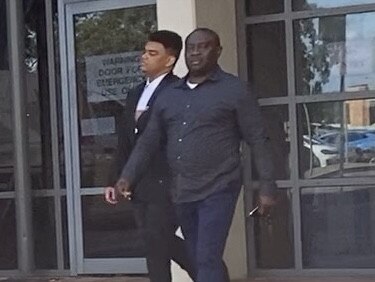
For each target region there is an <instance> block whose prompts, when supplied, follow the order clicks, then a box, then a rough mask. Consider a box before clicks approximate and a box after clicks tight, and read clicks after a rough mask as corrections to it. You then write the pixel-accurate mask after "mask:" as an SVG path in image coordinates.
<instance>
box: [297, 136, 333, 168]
mask: <svg viewBox="0 0 375 282" xmlns="http://www.w3.org/2000/svg"><path fill="white" fill-rule="evenodd" d="M303 146H304V147H305V148H307V149H309V150H310V149H312V153H313V158H314V167H324V166H327V165H328V164H329V160H332V159H336V158H337V157H338V155H339V151H338V150H337V148H336V146H334V145H330V144H325V143H324V142H323V141H321V140H319V139H316V138H315V137H312V138H311V139H310V138H309V136H307V135H304V136H303Z"/></svg>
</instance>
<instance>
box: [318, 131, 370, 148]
mask: <svg viewBox="0 0 375 282" xmlns="http://www.w3.org/2000/svg"><path fill="white" fill-rule="evenodd" d="M340 136H341V133H340V132H338V131H336V132H330V133H326V134H323V135H320V136H319V137H315V138H316V139H318V140H320V141H322V142H323V143H325V144H330V145H334V146H337V145H338V144H340ZM346 140H347V143H348V147H349V148H359V149H361V150H362V151H364V150H375V134H374V133H373V132H367V131H348V132H347V133H346Z"/></svg>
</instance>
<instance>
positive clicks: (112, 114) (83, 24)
mask: <svg viewBox="0 0 375 282" xmlns="http://www.w3.org/2000/svg"><path fill="white" fill-rule="evenodd" d="M60 12H61V13H62V14H64V19H65V21H64V22H65V24H63V26H62V27H60V33H61V38H62V39H63V40H64V41H63V46H62V47H61V48H62V49H61V51H62V55H63V56H62V59H63V61H62V71H63V73H62V83H63V84H62V85H63V86H62V88H63V104H64V105H63V107H64V128H65V131H64V135H65V136H64V137H65V145H66V148H67V150H66V164H67V182H68V183H67V186H68V187H69V189H68V190H69V191H68V212H69V217H68V218H69V230H70V261H71V267H72V271H73V272H76V273H78V274H81V273H145V272H146V264H145V259H144V246H143V242H142V240H141V236H140V235H139V232H140V230H139V229H138V228H137V226H136V222H135V218H134V215H133V213H132V209H131V206H130V204H129V203H127V202H126V201H122V202H120V203H119V204H117V205H116V206H111V205H109V204H107V203H105V201H104V198H103V187H105V186H107V185H110V184H113V182H114V181H115V180H116V177H117V170H118V169H119V168H118V166H119V165H118V161H117V153H118V152H119V150H120V149H121V148H120V146H121V142H120V141H119V135H118V133H119V131H120V130H121V128H122V125H123V123H124V120H122V118H121V117H122V115H123V111H124V105H125V103H126V97H127V93H128V91H129V89H131V88H133V87H134V86H135V85H137V84H139V83H140V82H142V80H143V77H142V73H141V71H140V68H139V60H140V56H141V54H142V50H143V45H144V43H145V41H146V40H147V36H148V34H149V33H150V32H151V31H153V30H156V5H155V0H122V1H104V0H103V1H65V2H64V3H62V4H61V6H60ZM64 54H66V57H65V58H64ZM65 84H66V87H64V85H65ZM64 88H65V89H64ZM64 92H65V93H64Z"/></svg>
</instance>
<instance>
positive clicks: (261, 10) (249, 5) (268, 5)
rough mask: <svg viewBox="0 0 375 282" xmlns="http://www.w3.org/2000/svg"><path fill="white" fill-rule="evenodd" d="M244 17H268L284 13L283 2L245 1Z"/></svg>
mask: <svg viewBox="0 0 375 282" xmlns="http://www.w3.org/2000/svg"><path fill="white" fill-rule="evenodd" d="M245 5H246V15H248V16H255V15H268V14H275V13H282V12H284V1H274V0H247V1H246V2H245Z"/></svg>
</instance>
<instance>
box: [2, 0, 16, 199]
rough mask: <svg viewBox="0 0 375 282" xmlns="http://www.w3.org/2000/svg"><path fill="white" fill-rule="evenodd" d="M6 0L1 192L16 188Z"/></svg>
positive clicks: (3, 32)
mask: <svg viewBox="0 0 375 282" xmlns="http://www.w3.org/2000/svg"><path fill="white" fill-rule="evenodd" d="M5 12H6V5H5V0H0V132H1V134H0V192H1V191H9V190H13V189H14V181H13V172H14V168H13V129H12V111H11V105H12V104H11V97H12V95H10V94H9V93H11V90H12V89H11V84H10V71H9V61H8V60H9V56H8V48H7V47H8V40H7V38H8V37H7V23H6V14H5Z"/></svg>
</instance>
